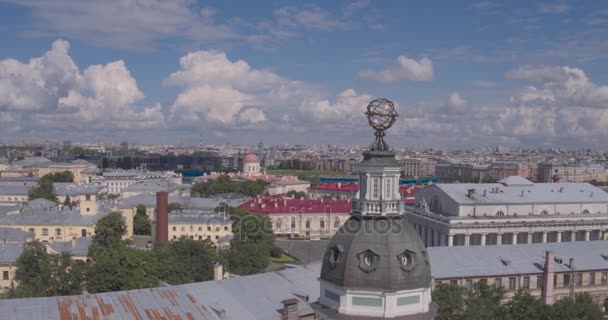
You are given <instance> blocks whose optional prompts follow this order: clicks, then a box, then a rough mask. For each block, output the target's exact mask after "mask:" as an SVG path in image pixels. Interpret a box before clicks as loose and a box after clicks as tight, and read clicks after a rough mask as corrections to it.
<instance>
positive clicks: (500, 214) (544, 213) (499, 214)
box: [484, 209, 599, 216]
mask: <svg viewBox="0 0 608 320" xmlns="http://www.w3.org/2000/svg"><path fill="white" fill-rule="evenodd" d="M581 213H582V214H589V210H587V209H585V210H583V211H582V212H581ZM598 213H599V212H598ZM540 214H541V215H548V214H549V211H547V210H542V211H541V212H540ZM557 214H559V212H557ZM570 214H574V211H573V212H570ZM485 215H486V214H485V213H484V216H485ZM496 215H497V216H504V215H505V213H504V211H500V210H499V211H497V212H496ZM513 215H514V216H517V212H515V213H513ZM528 215H532V213H531V212H530V213H528Z"/></svg>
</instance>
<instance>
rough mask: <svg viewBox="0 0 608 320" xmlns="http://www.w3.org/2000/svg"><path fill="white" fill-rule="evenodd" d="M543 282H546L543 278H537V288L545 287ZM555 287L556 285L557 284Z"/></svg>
mask: <svg viewBox="0 0 608 320" xmlns="http://www.w3.org/2000/svg"><path fill="white" fill-rule="evenodd" d="M543 281H544V278H543V276H536V288H537V289H540V288H542V287H543ZM553 285H555V283H554V284H553Z"/></svg>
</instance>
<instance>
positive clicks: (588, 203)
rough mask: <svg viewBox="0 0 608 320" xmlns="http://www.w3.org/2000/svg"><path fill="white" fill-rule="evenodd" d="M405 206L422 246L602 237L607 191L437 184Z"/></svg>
mask: <svg viewBox="0 0 608 320" xmlns="http://www.w3.org/2000/svg"><path fill="white" fill-rule="evenodd" d="M415 197H416V204H415V206H411V207H409V208H408V218H409V219H410V221H411V222H412V223H413V224H414V226H415V228H416V230H417V231H418V233H419V234H420V236H421V237H422V239H423V241H424V242H425V245H426V246H427V247H434V246H473V245H481V246H483V245H493V244H497V245H505V244H526V243H547V242H571V241H593V240H600V239H605V238H606V236H607V234H606V230H607V229H608V194H607V193H606V192H604V191H602V190H601V189H599V188H596V187H594V186H592V185H590V184H588V183H532V182H530V181H529V180H527V179H524V178H522V177H509V178H507V179H503V180H501V181H499V183H485V184H436V185H432V186H430V187H427V188H425V189H423V190H420V191H419V192H418V193H416V196H415Z"/></svg>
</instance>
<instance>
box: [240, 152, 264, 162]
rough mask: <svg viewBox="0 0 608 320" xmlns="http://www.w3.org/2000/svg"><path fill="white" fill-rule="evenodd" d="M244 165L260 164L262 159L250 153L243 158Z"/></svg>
mask: <svg viewBox="0 0 608 320" xmlns="http://www.w3.org/2000/svg"><path fill="white" fill-rule="evenodd" d="M243 163H260V158H258V156H257V155H255V153H249V154H247V155H246V156H245V158H243Z"/></svg>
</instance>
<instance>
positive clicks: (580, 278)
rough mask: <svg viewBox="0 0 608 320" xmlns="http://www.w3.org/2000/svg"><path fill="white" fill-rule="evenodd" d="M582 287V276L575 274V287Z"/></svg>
mask: <svg viewBox="0 0 608 320" xmlns="http://www.w3.org/2000/svg"><path fill="white" fill-rule="evenodd" d="M582 285H583V274H582V273H577V274H576V286H578V287H580V286H582Z"/></svg>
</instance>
